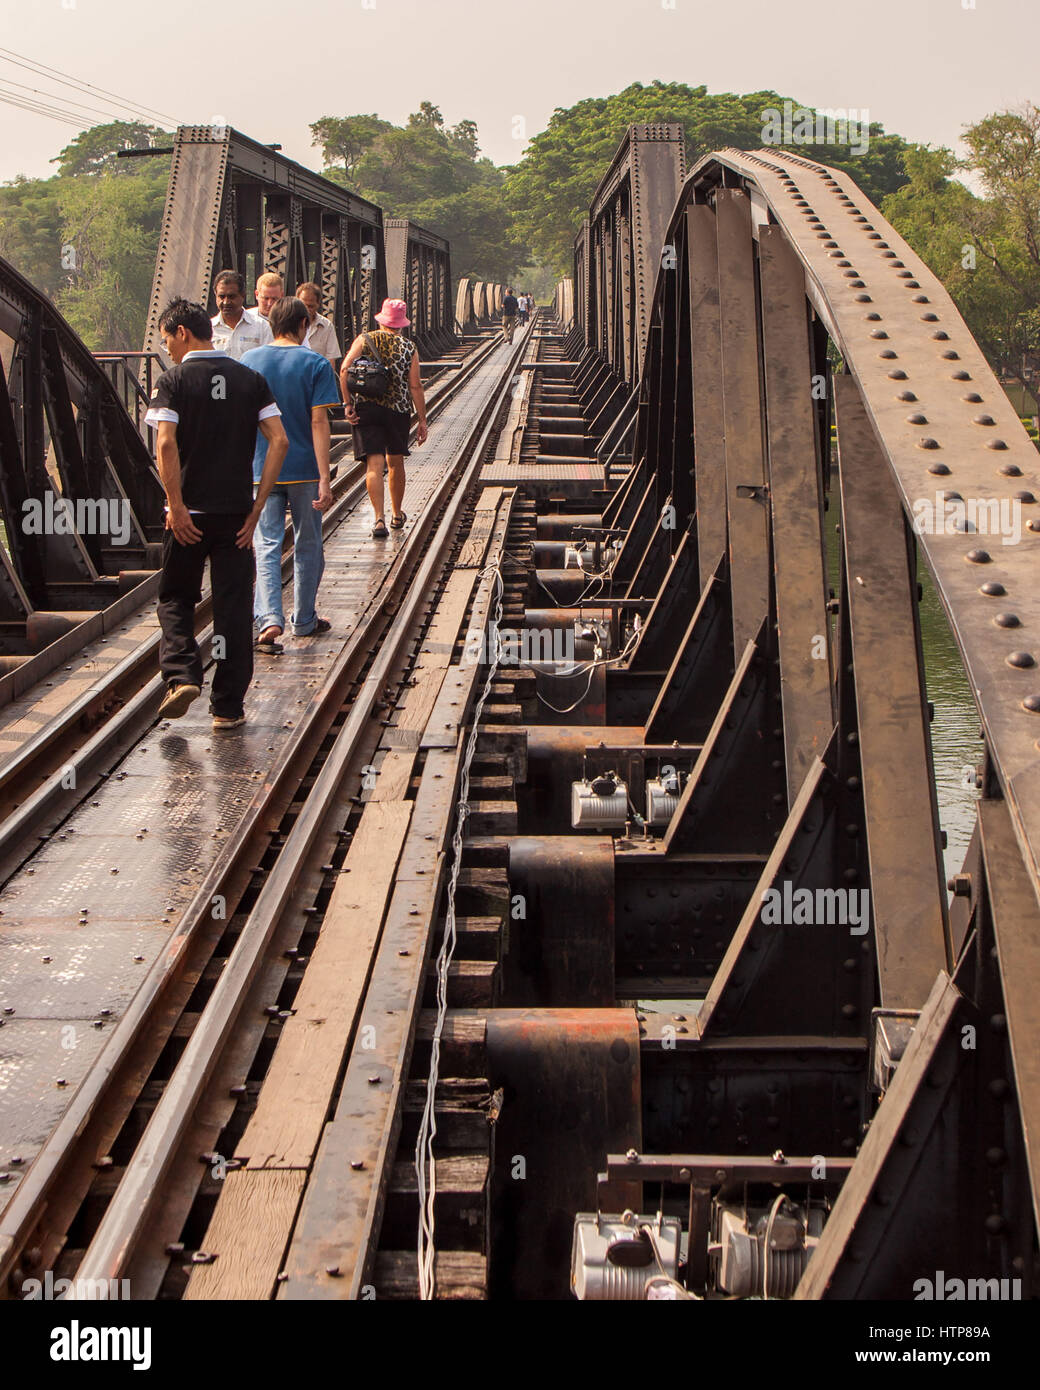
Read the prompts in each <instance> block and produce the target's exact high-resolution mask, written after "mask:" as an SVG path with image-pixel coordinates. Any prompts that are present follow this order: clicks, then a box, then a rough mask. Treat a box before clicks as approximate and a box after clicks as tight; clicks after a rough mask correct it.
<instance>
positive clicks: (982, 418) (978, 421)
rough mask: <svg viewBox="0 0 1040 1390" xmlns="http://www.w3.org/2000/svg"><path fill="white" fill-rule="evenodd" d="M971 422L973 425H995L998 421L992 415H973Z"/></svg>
mask: <svg viewBox="0 0 1040 1390" xmlns="http://www.w3.org/2000/svg"><path fill="white" fill-rule="evenodd" d="M971 422H972V424H973V425H995V424H996V423H997V422H996V420H994V418H993V416H992V415H973V416H972V417H971Z"/></svg>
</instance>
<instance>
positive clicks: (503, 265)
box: [311, 101, 530, 280]
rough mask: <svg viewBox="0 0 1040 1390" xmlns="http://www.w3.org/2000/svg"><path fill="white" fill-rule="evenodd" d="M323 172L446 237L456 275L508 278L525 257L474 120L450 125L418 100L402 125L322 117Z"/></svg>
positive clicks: (318, 138)
mask: <svg viewBox="0 0 1040 1390" xmlns="http://www.w3.org/2000/svg"><path fill="white" fill-rule="evenodd" d="M311 135H312V137H313V140H314V143H315V144H316V145H320V146H321V150H322V155H323V157H324V160H325V165H326V167H325V170H324V173H325V176H326V177H327V178H331V179H335V180H336V181H337V182H340V183H343V184H345V185H346V186H347V187H349V188H351V189H352V190H353V191H355V192H356V193H359V194H360V195H361V196H362V197H364V198H368V199H369V200H370V201H371V202H373V203H378V204H379V206H380V207H382V208H383V210H384V212H385V213H386V214H387V215H388V216H391V217H408V218H411V219H412V220H413V221H415V222H418V223H419V224H420V225H421V226H423V227H425V228H426V229H427V230H428V231H431V232H435V233H437V234H438V235H439V236H444V237H447V238H448V240H449V241H450V242H451V257H452V272H453V274H454V275H455V276H456V277H459V276H462V275H476V276H478V277H480V278H481V279H491V280H506V279H509V278H510V277H511V276H512V275H514V274H515V272H516V271H517V270H518V269H519V268H520V266H522V265H524V264H525V263H526V262H527V261H528V260H529V259H530V251H529V248H528V247H527V245H526V243H525V240H524V238H523V237H522V236H521V235H520V234H519V233H518V232H517V230H516V227H515V225H514V218H513V215H512V211H511V209H510V207H509V205H508V202H507V201H506V198H505V194H504V189H505V174H504V173H503V171H502V170H501V169H498V168H496V166H495V165H494V164H492V162H491V161H490V160H489V159H482V158H481V157H480V142H479V136H478V131H477V126H476V122H474V121H470V120H464V121H460V122H459V123H458V125H456V126H453V127H447V126H445V124H444V117H443V115H442V114H441V111H440V108H439V107H437V106H435V105H434V104H433V103H432V102H429V101H423V102H421V103H420V105H419V109H418V111H414V112H413V113H412V114H411V115H410V116H409V117H408V122H407V124H406V125H404V126H394V125H391V124H390V122H389V121H383V120H381V119H380V118H379V117H378V116H375V115H367V116H347V117H335V116H323V117H322V119H321V120H319V121H315V122H314V124H313V125H312V126H311Z"/></svg>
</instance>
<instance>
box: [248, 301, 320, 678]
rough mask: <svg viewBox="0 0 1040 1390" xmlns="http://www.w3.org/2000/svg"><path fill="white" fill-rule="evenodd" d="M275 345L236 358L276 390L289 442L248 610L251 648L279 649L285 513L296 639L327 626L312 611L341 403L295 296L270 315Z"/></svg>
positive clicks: (262, 453)
mask: <svg viewBox="0 0 1040 1390" xmlns="http://www.w3.org/2000/svg"><path fill="white" fill-rule="evenodd" d="M270 323H271V332H272V333H273V334H274V341H273V342H272V343H270V344H269V345H268V346H267V347H262V348H255V349H254V350H253V351H252V352H249V353H247V354H246V355H245V357H244V358H243V359H242V363H243V366H246V367H252V369H253V370H254V371H257V372H259V373H260V375H261V376H262V377H263V378H264V380H265V381H266V382H267V384H268V386H269V387H270V388H271V390H272V391H273V392H274V398H275V400H276V402H277V403H278V408H279V410H280V411H281V412H282V424H283V425H284V426H285V432H286V434H287V435H288V436H289V452H288V454H287V455H286V458H285V462H284V463H283V464H282V469H281V473H280V474H279V476H278V482H277V486H276V487H274V489H273V490H272V491H271V494H270V496H269V497H268V498H267V501H266V504H265V506H264V509H263V511H262V513H261V515H260V521H259V523H258V525H257V528H256V535H255V537H254V542H253V548H254V550H255V551H256V598H255V601H254V604H253V611H254V617H255V619H256V627H257V632H258V634H259V635H258V637H257V650H258V651H261V652H265V653H267V654H268V655H276V654H277V653H278V652H280V651H281V647H280V646H279V645H278V641H277V639H278V638H279V637H281V635H282V633H283V632H284V631H285V614H284V612H283V610H282V541H283V540H284V538H285V511H286V507H288V509H289V514H290V516H291V517H292V528H293V610H294V611H293V615H292V626H293V636H294V637H311V636H314V635H316V634H317V633H322V632H328V631H329V628H330V626H331V624H330V623H329V622H328V620H327V619H326V618H319V617H318V614H317V612H316V611H315V606H314V605H315V601H316V599H317V596H318V585H319V583H320V582H321V576H322V572H323V570H324V568H325V554H324V550H323V547H322V538H321V515H322V512H326V511H328V509H329V507H331V506H332V486H331V482H330V471H329V443H330V428H329V410H330V409H331V408H332V407H334V406H338V405H339V392H338V390H337V389H336V375H335V373H334V372H333V370H332V368H331V367H330V366H329V364H328V362H327V361H326V360H325V358H324V357H321V356H319V354H318V353H316V352H311V350H310V348H305V347H304V346H303V339H304V335H305V334H306V332H307V328H308V326H309V325H310V316H309V315H308V313H307V306H306V305H305V304H304V303H303V301H302V300H299V299H296V298H295V296H288V297H286V298H284V299H279V300H278V301H277V303H276V304H275V305H274V306H273V307H272V309H271V318H270ZM267 453H268V444H267V441H266V439H257V441H256V454H255V457H254V459H253V478H254V480H255V481H256V482H257V483H259V481H260V479H261V478H262V477H263V476H264V474H265V473H266V471H267V465H266V457H267Z"/></svg>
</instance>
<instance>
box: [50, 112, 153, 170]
mask: <svg viewBox="0 0 1040 1390" xmlns="http://www.w3.org/2000/svg"><path fill="white" fill-rule="evenodd" d="M169 138H170V137H169V135H167V133H166V132H165V131H164V130H162V129H160V127H159V126H154V125H143V124H142V123H141V122H140V121H110V122H108V123H107V124H106V125H96V126H92V127H91V128H90V129H89V130H82V131H80V133H79V134H78V135H77V136H76V138H75V139H74V140H72V141H70V142H69V144H67V145H66V146H65V148H64V149H63V150H62V151H61V152H60V153H59V154H58V155H57V156H56V157H55V158H54V159H52V160H51V163H52V164H57V166H58V173H59V175H60V176H62V177H66V178H67V177H69V176H71V175H73V174H100V173H117V174H126V175H133V174H135V173H136V172H137V169H138V167H139V163H140V161H138V160H136V159H120V158H119V155H118V151H119V150H141V149H145V148H147V146H149V145H162V144H165V143H166V142H167V141H168V140H169ZM145 162H147V161H145Z"/></svg>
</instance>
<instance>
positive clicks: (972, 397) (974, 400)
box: [961, 391, 982, 405]
mask: <svg viewBox="0 0 1040 1390" xmlns="http://www.w3.org/2000/svg"><path fill="white" fill-rule="evenodd" d="M961 400H962V401H967V402H968V404H969V405H978V404H979V402H980V401H981V400H982V397H981V396H980V395H979V393H978V392H977V391H969V392H968V394H967V395H966V396H962V397H961Z"/></svg>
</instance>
